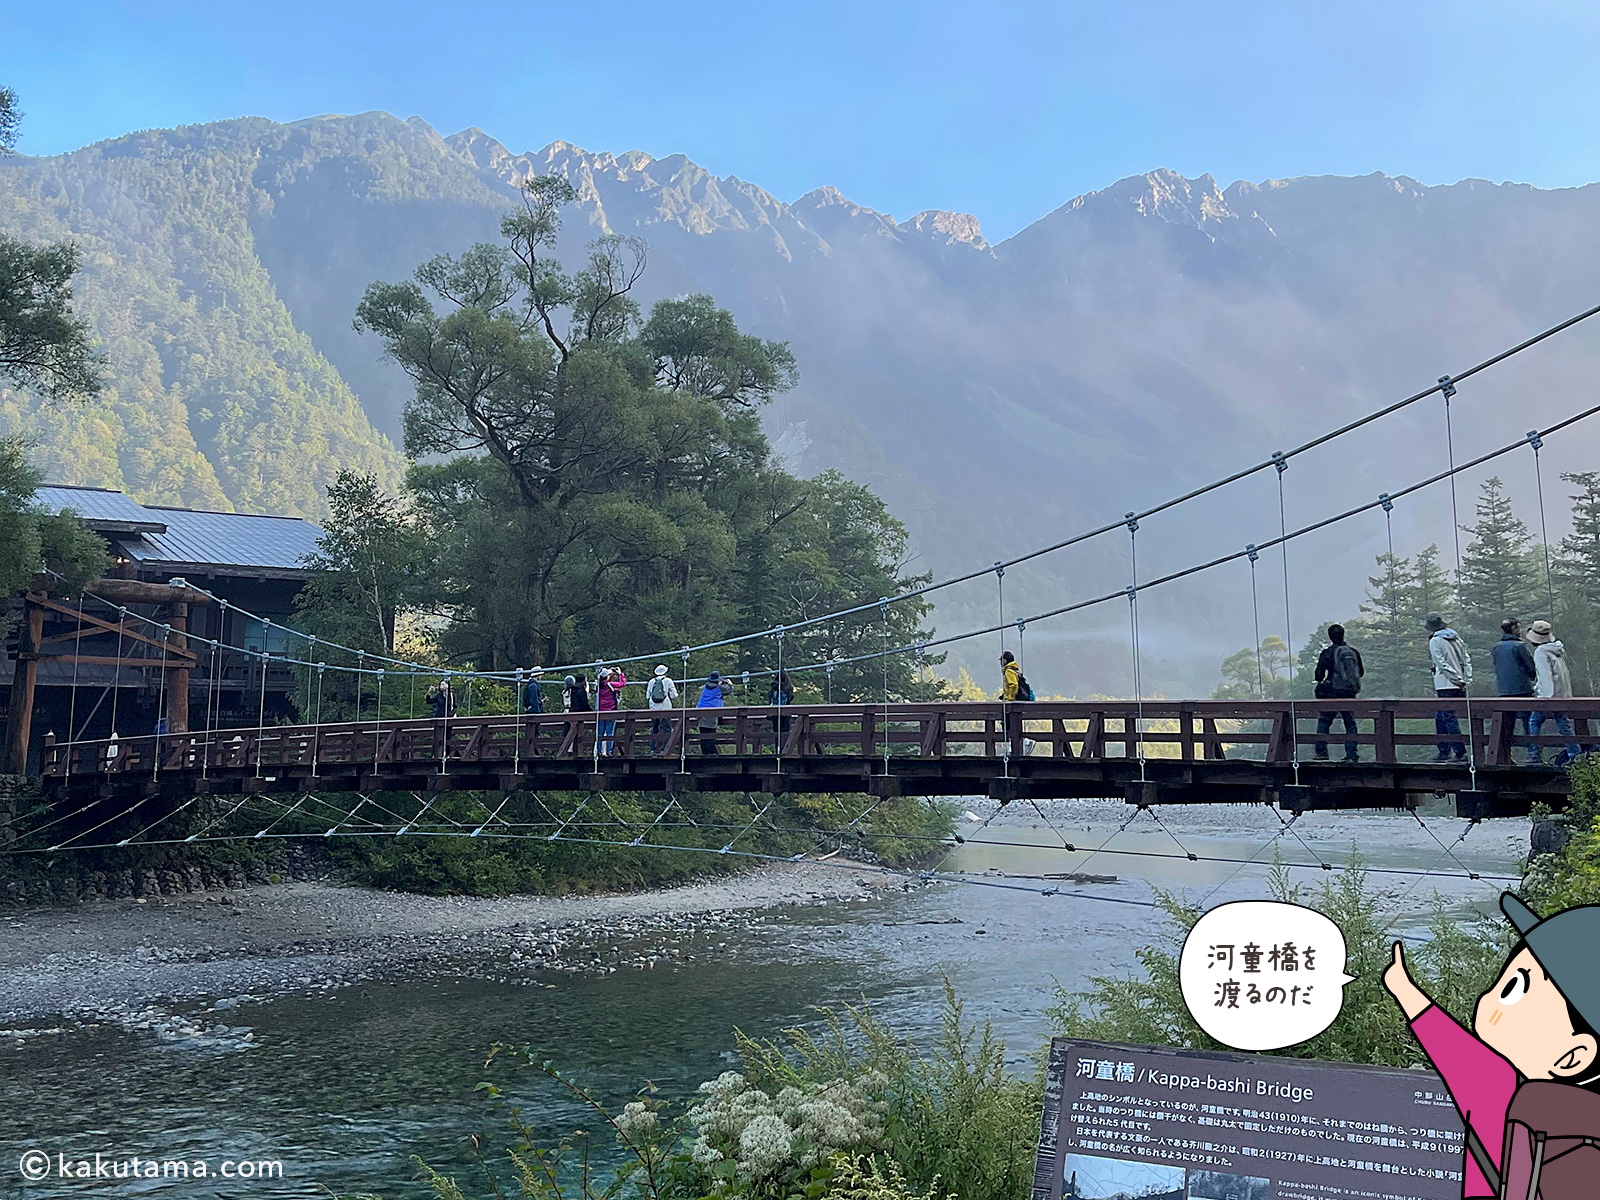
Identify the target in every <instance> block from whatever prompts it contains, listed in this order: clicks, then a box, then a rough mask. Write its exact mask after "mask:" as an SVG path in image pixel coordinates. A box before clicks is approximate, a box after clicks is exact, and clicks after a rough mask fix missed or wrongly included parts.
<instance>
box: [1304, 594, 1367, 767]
mask: <svg viewBox="0 0 1600 1200" xmlns="http://www.w3.org/2000/svg"><path fill="white" fill-rule="evenodd" d="M1328 643H1329V644H1328V646H1327V648H1326V649H1325V650H1323V652H1322V656H1321V657H1320V658H1318V659H1317V674H1316V684H1317V687H1316V697H1317V699H1318V700H1333V699H1340V700H1353V699H1354V698H1355V697H1356V696H1359V695H1360V694H1361V677H1362V676H1363V675H1365V674H1366V667H1365V666H1364V665H1363V664H1362V662H1361V652H1360V651H1358V650H1357V649H1356V648H1355V647H1354V646H1347V645H1345V642H1344V626H1343V625H1329V626H1328ZM1335 717H1338V718H1340V719H1341V720H1343V721H1344V731H1345V733H1346V734H1347V735H1348V734H1352V733H1354V732H1355V731H1356V717H1355V714H1354V713H1352V712H1339V711H1335V710H1331V709H1324V710H1323V711H1322V712H1319V713H1318V714H1317V733H1318V734H1319V735H1320V734H1324V733H1327V732H1328V731H1329V730H1330V729H1332V728H1333V719H1334V718H1335ZM1316 755H1317V758H1318V759H1320V760H1321V761H1323V762H1327V761H1328V743H1327V742H1321V741H1319V742H1318V743H1317V745H1316ZM1359 758H1360V751H1359V750H1358V749H1357V747H1356V744H1355V743H1354V742H1346V743H1345V744H1344V760H1345V762H1350V763H1353V762H1356V761H1357V760H1358V759H1359Z"/></svg>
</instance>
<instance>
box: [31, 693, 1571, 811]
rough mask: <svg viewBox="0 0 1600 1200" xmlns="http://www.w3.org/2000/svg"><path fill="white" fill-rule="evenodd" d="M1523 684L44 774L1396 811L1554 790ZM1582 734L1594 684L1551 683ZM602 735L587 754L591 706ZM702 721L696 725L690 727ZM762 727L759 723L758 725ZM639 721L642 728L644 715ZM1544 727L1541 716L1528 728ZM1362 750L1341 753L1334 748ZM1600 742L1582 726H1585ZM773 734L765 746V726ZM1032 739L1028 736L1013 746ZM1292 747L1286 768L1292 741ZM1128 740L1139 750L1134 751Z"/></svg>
mask: <svg viewBox="0 0 1600 1200" xmlns="http://www.w3.org/2000/svg"><path fill="white" fill-rule="evenodd" d="M1537 703H1538V702H1537V701H1534V700H1529V699H1524V698H1518V699H1511V700H1506V699H1485V700H1477V699H1474V700H1473V701H1472V705H1471V717H1470V730H1471V733H1470V736H1469V732H1468V731H1469V717H1468V711H1467V704H1466V702H1465V701H1461V700H1376V701H1360V700H1352V701H1307V702H1297V703H1296V705H1295V708H1294V715H1293V718H1291V711H1290V706H1289V704H1288V703H1287V702H1286V701H1281V700H1273V701H1212V700H1199V701H1190V700H1184V701H1172V700H1157V701H1146V702H1145V703H1144V705H1143V706H1142V719H1141V707H1140V706H1139V705H1138V704H1135V703H1133V702H1129V701H1090V702H1033V703H1027V704H1012V705H1001V704H1000V703H998V702H990V703H978V704H969V703H952V704H942V703H933V704H891V705H887V706H886V705H882V704H877V705H871V704H836V705H809V706H793V707H785V708H784V709H782V710H781V714H780V711H779V710H778V709H774V708H769V707H738V708H724V709H720V710H718V709H688V710H683V709H674V710H672V711H670V712H666V713H651V712H648V711H644V710H637V709H631V710H622V711H619V712H617V713H615V714H596V713H574V714H561V713H556V714H544V715H539V716H528V715H523V716H516V715H510V714H500V715H490V716H474V717H461V716H457V717H452V718H449V719H448V720H434V719H423V720H384V721H362V722H344V723H339V724H325V725H314V726H269V727H267V728H265V729H253V728H250V729H222V730H211V731H209V732H190V733H173V734H166V735H162V736H160V737H154V736H152V737H145V738H122V739H119V740H116V741H97V742H80V743H76V744H72V745H66V744H59V743H56V742H55V741H54V740H53V739H50V738H47V739H46V745H45V752H44V765H43V772H44V776H45V779H46V785H47V787H48V788H49V789H50V790H51V792H52V793H53V794H54V795H56V796H58V797H63V798H65V797H72V796H77V797H82V798H92V797H94V796H97V795H98V796H105V797H111V796H116V795H140V794H146V795H148V794H153V793H160V794H170V795H192V794H194V793H196V792H211V793H227V794H238V793H251V792H280V793H281V792H296V791H327V792H332V791H356V792H370V791H388V790H396V791H401V790H403V791H424V790H425V791H447V790H466V789H484V790H490V789H499V790H515V789H522V788H526V789H533V790H573V789H577V790H584V789H587V790H613V791H625V790H639V791H669V790H671V791H705V792H726V791H767V792H836V793H851V792H854V793H868V794H874V795H901V794H903V795H917V796H959V795H988V796H991V797H993V798H996V799H1000V800H1012V799H1030V798H1031V799H1049V798H1061V797H1093V796H1099V797H1104V796H1114V797H1116V796H1120V797H1124V798H1126V799H1128V800H1129V801H1131V802H1134V803H1139V804H1183V803H1201V804H1205V803H1213V804H1214V803H1238V802H1245V803H1262V802H1266V803H1279V804H1281V805H1283V806H1284V807H1286V808H1290V809H1311V808H1406V807H1413V806H1415V804H1416V803H1418V801H1419V800H1420V799H1421V798H1423V797H1425V796H1428V795H1431V794H1436V793H1453V794H1455V795H1456V796H1457V797H1458V806H1459V810H1460V811H1461V812H1462V813H1463V814H1464V815H1472V816H1499V815H1514V814H1520V813H1526V812H1527V811H1528V809H1529V806H1530V805H1531V804H1532V803H1533V802H1534V801H1543V802H1545V803H1548V804H1551V805H1553V806H1555V807H1560V806H1561V805H1562V804H1563V803H1564V800H1565V795H1566V791H1567V777H1566V773H1565V772H1563V771H1560V770H1558V769H1556V768H1554V767H1551V766H1548V765H1537V764H1534V765H1529V764H1526V763H1524V762H1519V761H1514V759H1515V758H1521V757H1525V754H1526V750H1522V751H1521V752H1520V753H1515V754H1514V751H1517V750H1518V748H1519V747H1531V746H1533V745H1534V744H1535V743H1537V744H1538V745H1539V746H1540V747H1541V748H1542V749H1543V751H1544V753H1545V757H1546V759H1549V758H1551V757H1553V756H1554V755H1555V753H1557V751H1558V748H1559V747H1561V746H1562V745H1564V744H1566V743H1567V741H1568V739H1565V738H1562V737H1558V736H1555V735H1553V734H1549V733H1546V734H1545V735H1544V736H1541V737H1539V738H1537V739H1533V738H1529V737H1527V736H1525V735H1523V734H1522V733H1521V731H1520V730H1519V729H1515V728H1514V721H1515V715H1516V714H1517V713H1519V712H1525V711H1527V710H1528V709H1529V708H1530V707H1532V706H1534V705H1536V704H1537ZM1555 703H1559V705H1560V708H1561V711H1562V712H1564V713H1565V714H1566V715H1567V716H1569V717H1570V718H1571V719H1572V721H1573V724H1574V727H1575V735H1574V738H1575V740H1577V741H1579V742H1587V740H1588V733H1589V729H1590V728H1591V725H1590V722H1592V721H1594V722H1600V700H1594V699H1563V700H1560V701H1557V702H1555ZM1334 706H1337V708H1338V711H1342V712H1343V711H1347V712H1350V713H1353V714H1354V716H1355V718H1356V720H1357V721H1358V722H1359V729H1360V732H1359V733H1357V734H1355V735H1347V734H1345V733H1344V732H1343V723H1342V722H1340V732H1339V733H1337V734H1333V733H1330V734H1328V735H1326V736H1325V737H1324V738H1323V739H1322V740H1325V741H1327V742H1328V744H1329V753H1330V755H1331V756H1332V761H1329V762H1322V761H1316V760H1314V758H1313V755H1314V744H1315V743H1316V742H1317V741H1318V735H1317V734H1316V733H1315V732H1314V731H1315V728H1316V720H1317V715H1318V713H1319V712H1320V711H1323V710H1324V709H1330V708H1332V707H1334ZM1439 710H1453V711H1455V712H1456V713H1457V714H1458V715H1459V719H1460V722H1461V728H1462V734H1461V740H1462V741H1464V742H1470V743H1471V745H1472V747H1473V751H1474V756H1475V762H1476V766H1477V773H1476V787H1474V786H1473V780H1472V777H1471V775H1470V774H1469V772H1468V770H1467V767H1466V766H1465V764H1459V765H1458V764H1436V763H1434V762H1431V761H1429V760H1430V759H1431V758H1432V757H1433V754H1434V750H1435V746H1436V744H1437V742H1438V741H1439V740H1440V739H1439V735H1437V734H1436V733H1435V732H1434V725H1433V717H1434V713H1435V712H1437V711H1439ZM613 717H614V718H615V721H616V726H615V734H614V739H615V744H614V747H613V752H612V753H611V754H609V755H601V756H598V757H597V756H596V754H595V739H596V732H597V722H598V721H599V720H600V719H602V718H604V719H607V720H609V719H612V718H613ZM702 719H706V720H711V719H715V720H716V722H717V727H716V729H715V730H703V729H701V728H700V721H701V720H702ZM780 721H781V723H782V725H783V729H782V731H781V734H779V736H778V737H776V738H775V736H774V734H775V726H776V725H777V724H778V723H779V722H780ZM653 727H654V731H653ZM1552 728H1553V726H1551V725H1546V726H1545V729H1546V730H1549V729H1552ZM1349 741H1354V742H1356V743H1357V744H1358V746H1359V747H1360V757H1361V761H1360V762H1359V763H1355V764H1348V763H1345V762H1342V761H1340V760H1341V759H1342V756H1343V754H1344V744H1345V743H1346V742H1349ZM1596 741H1597V742H1600V737H1597V738H1596ZM780 742H781V745H780V744H779V743H780ZM1025 743H1032V746H1031V753H1024V750H1025ZM1296 757H1298V759H1299V763H1298V770H1297V769H1296V764H1295V759H1296ZM1141 758H1142V761H1141Z"/></svg>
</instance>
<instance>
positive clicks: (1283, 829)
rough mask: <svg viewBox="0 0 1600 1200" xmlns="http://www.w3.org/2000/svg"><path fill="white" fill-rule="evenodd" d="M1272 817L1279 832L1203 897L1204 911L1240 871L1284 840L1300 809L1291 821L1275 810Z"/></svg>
mask: <svg viewBox="0 0 1600 1200" xmlns="http://www.w3.org/2000/svg"><path fill="white" fill-rule="evenodd" d="M1272 815H1273V816H1275V817H1277V818H1278V832H1276V833H1274V834H1273V835H1272V836H1271V837H1270V838H1268V839H1267V840H1266V841H1264V842H1262V843H1261V845H1259V846H1258V847H1256V852H1255V853H1254V854H1252V855H1251V856H1250V857H1249V858H1246V859H1244V860H1242V861H1241V862H1240V863H1239V865H1238V866H1236V867H1234V868H1233V870H1231V871H1229V872H1228V873H1227V875H1225V876H1224V877H1223V878H1222V881H1221V882H1220V883H1218V884H1217V885H1216V886H1215V887H1213V888H1212V889H1211V890H1210V891H1209V892H1207V893H1206V894H1205V895H1204V896H1202V897H1201V898H1200V904H1199V907H1200V908H1201V909H1204V908H1205V907H1206V906H1207V905H1208V904H1210V903H1211V897H1213V896H1215V895H1216V894H1217V893H1218V892H1220V891H1221V890H1222V889H1223V888H1225V887H1227V886H1228V885H1229V884H1230V883H1232V882H1233V881H1234V879H1235V878H1237V877H1238V874H1239V872H1240V871H1242V870H1244V869H1245V868H1246V867H1248V866H1250V865H1251V864H1252V863H1254V862H1255V861H1256V860H1257V859H1259V858H1260V857H1261V854H1262V852H1263V851H1266V850H1270V849H1271V848H1272V847H1274V846H1276V845H1277V844H1278V842H1279V841H1280V840H1281V839H1282V838H1283V835H1284V834H1286V833H1288V832H1289V830H1290V827H1291V826H1293V825H1294V823H1295V822H1296V821H1298V820H1299V819H1300V811H1299V810H1298V809H1296V810H1295V811H1294V812H1292V813H1290V814H1289V819H1288V820H1287V821H1285V820H1284V819H1283V814H1282V813H1281V812H1279V811H1278V810H1277V809H1275V808H1274V809H1273V810H1272Z"/></svg>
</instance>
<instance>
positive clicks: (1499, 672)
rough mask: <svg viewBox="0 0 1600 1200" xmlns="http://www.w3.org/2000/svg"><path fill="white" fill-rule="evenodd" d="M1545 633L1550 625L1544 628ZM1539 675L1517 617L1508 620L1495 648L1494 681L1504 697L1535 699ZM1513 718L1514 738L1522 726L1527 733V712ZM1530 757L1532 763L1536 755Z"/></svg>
mask: <svg viewBox="0 0 1600 1200" xmlns="http://www.w3.org/2000/svg"><path fill="white" fill-rule="evenodd" d="M1545 628H1546V629H1548V628H1549V625H1546V626H1545ZM1538 678H1539V672H1538V669H1537V668H1536V667H1535V666H1534V665H1533V653H1532V652H1531V651H1530V650H1529V649H1528V644H1527V643H1526V642H1524V641H1523V640H1522V626H1521V625H1520V624H1519V623H1518V622H1517V619H1516V618H1515V617H1507V618H1506V619H1505V620H1504V621H1501V622H1500V640H1499V641H1498V642H1496V643H1495V647H1494V681H1495V684H1496V686H1498V687H1499V689H1500V694H1501V695H1502V696H1532V695H1533V685H1534V684H1535V683H1536V682H1537V681H1538ZM1507 715H1508V716H1509V717H1510V718H1511V734H1512V736H1513V737H1515V736H1516V733H1517V725H1518V723H1519V722H1520V723H1521V725H1522V732H1523V733H1524V734H1526V733H1528V732H1529V730H1528V716H1529V714H1528V713H1527V712H1514V713H1509V714H1507ZM1528 757H1529V759H1530V760H1531V759H1532V757H1533V751H1532V749H1531V748H1530V749H1529V751H1528Z"/></svg>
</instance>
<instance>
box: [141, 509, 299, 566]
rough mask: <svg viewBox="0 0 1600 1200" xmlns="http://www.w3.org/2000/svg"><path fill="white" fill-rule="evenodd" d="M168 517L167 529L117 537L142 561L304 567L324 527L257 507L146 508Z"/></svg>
mask: <svg viewBox="0 0 1600 1200" xmlns="http://www.w3.org/2000/svg"><path fill="white" fill-rule="evenodd" d="M146 511H147V512H149V513H152V514H153V515H155V516H156V517H157V518H158V519H160V520H161V521H163V522H165V524H166V527H167V528H166V532H165V533H147V534H144V535H143V536H142V537H139V538H123V539H119V542H118V544H119V545H120V546H121V547H122V549H123V550H124V551H125V552H126V553H127V555H128V557H129V558H131V559H133V560H134V561H136V562H139V563H157V562H169V563H184V564H195V565H201V566H206V565H210V566H229V567H242V568H257V569H260V570H268V571H304V570H305V569H306V566H305V562H304V559H305V556H306V555H308V554H311V553H313V552H314V551H315V550H316V548H317V539H318V538H319V537H321V536H322V530H321V529H319V528H318V527H317V526H315V525H313V524H312V523H311V522H310V521H306V520H302V519H301V518H300V517H268V516H257V515H255V514H253V513H223V512H195V511H192V510H190V509H187V508H147V509H146Z"/></svg>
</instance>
